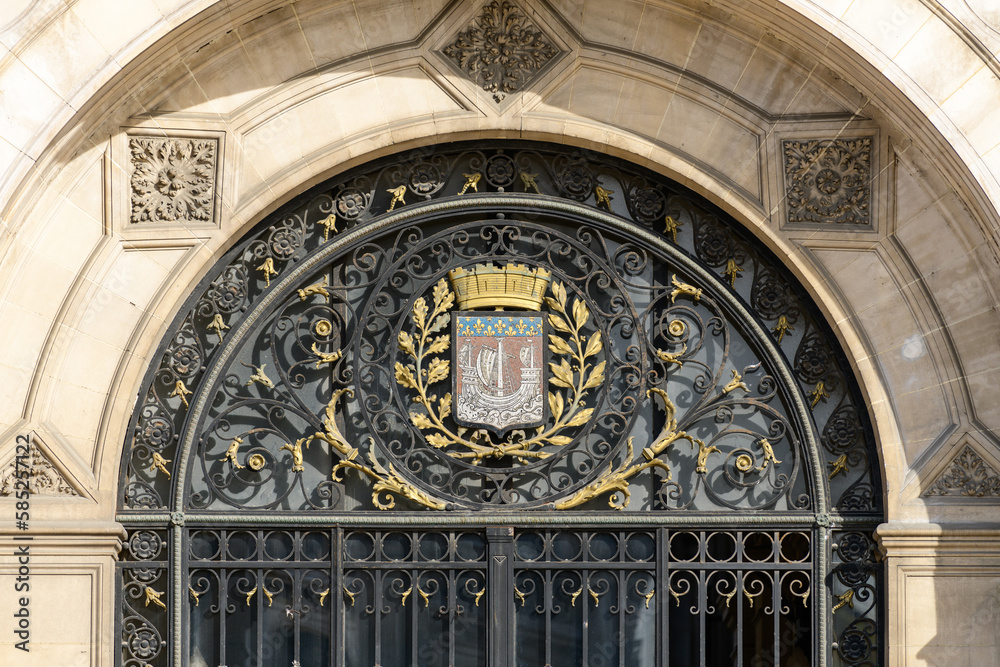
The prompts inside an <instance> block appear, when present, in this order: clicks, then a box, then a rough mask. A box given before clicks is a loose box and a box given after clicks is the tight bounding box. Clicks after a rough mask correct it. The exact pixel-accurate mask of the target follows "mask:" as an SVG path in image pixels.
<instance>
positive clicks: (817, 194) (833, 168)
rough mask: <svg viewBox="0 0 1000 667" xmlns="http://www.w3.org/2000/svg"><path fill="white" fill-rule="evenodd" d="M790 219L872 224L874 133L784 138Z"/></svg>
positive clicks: (811, 221) (786, 198) (795, 221)
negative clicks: (802, 138)
mask: <svg viewBox="0 0 1000 667" xmlns="http://www.w3.org/2000/svg"><path fill="white" fill-rule="evenodd" d="M781 146H782V156H783V161H784V165H785V188H786V192H785V194H786V197H785V203H786V207H787V208H786V219H787V221H788V222H789V223H790V224H801V223H811V224H816V223H819V224H826V223H834V224H844V225H865V226H871V224H872V187H871V179H872V138H871V137H861V138H855V139H812V140H806V141H797V140H787V141H783V142H782V145H781Z"/></svg>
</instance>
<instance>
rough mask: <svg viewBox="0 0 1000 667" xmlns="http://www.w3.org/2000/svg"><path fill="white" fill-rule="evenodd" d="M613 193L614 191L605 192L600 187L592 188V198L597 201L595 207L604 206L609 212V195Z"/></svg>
mask: <svg viewBox="0 0 1000 667" xmlns="http://www.w3.org/2000/svg"><path fill="white" fill-rule="evenodd" d="M614 193H615V191H614V190H606V189H605V188H602V187H601V186H600V185H598V186H597V187H595V188H594V197H595V198H596V199H597V202H596V206H600V205H602V204H603V205H604V207H605V208H607V209H608V210H609V211H610V210H611V195H613V194H614Z"/></svg>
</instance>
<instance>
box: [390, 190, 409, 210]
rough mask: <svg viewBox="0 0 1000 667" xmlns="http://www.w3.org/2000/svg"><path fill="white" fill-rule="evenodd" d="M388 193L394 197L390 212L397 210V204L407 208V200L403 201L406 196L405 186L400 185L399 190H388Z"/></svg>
mask: <svg viewBox="0 0 1000 667" xmlns="http://www.w3.org/2000/svg"><path fill="white" fill-rule="evenodd" d="M386 192H388V193H389V194H391V195H392V200H391V201H390V202H389V210H390V211H391V210H393V209H395V208H396V204H401V205H403V206H406V200H405V199H403V197H405V196H406V186H405V185H400V186H399V187H397V188H392V189H390V190H386Z"/></svg>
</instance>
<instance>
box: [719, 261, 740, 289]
mask: <svg viewBox="0 0 1000 667" xmlns="http://www.w3.org/2000/svg"><path fill="white" fill-rule="evenodd" d="M741 273H743V267H741V266H740V265H739V264H737V263H736V260H735V259H730V260H729V261H728V262H726V270H725V271H724V272H723V273H722V275H724V276H726V277H727V278H729V286H730V287H736V278H737V276H739V275H740V274H741Z"/></svg>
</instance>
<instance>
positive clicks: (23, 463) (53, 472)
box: [0, 436, 80, 497]
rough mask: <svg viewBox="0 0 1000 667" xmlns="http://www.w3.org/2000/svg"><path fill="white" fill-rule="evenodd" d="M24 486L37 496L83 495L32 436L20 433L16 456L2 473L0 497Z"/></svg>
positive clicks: (11, 494) (12, 494)
mask: <svg viewBox="0 0 1000 667" xmlns="http://www.w3.org/2000/svg"><path fill="white" fill-rule="evenodd" d="M18 482H21V483H20V484H19V483H18ZM23 488H27V490H28V492H29V493H33V494H37V495H48V496H79V495H80V494H79V493H77V491H76V489H74V488H73V487H72V486H71V485H70V483H69V482H67V481H66V478H65V477H63V475H62V473H61V472H59V470H58V469H57V468H56V467H55V466H54V465H52V462H51V461H49V459H48V458H47V457H46V456H45V454H43V453H42V451H41V450H40V449H39V448H38V445H37V444H35V440H34V438H33V437H25V436H18V438H17V446H16V448H15V452H14V458H13V459H12V460H11V462H10V463H9V464H7V467H6V469H4V470H3V471H2V472H0V497H3V496H14V495H16V494H17V491H18V490H19V489H23Z"/></svg>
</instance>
